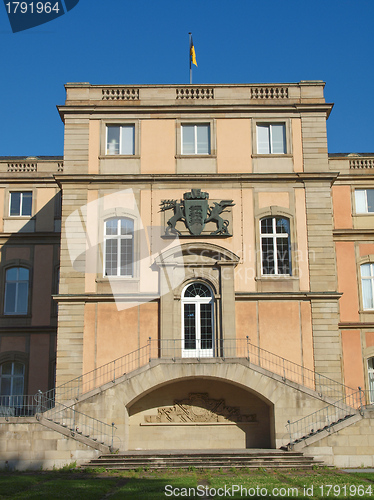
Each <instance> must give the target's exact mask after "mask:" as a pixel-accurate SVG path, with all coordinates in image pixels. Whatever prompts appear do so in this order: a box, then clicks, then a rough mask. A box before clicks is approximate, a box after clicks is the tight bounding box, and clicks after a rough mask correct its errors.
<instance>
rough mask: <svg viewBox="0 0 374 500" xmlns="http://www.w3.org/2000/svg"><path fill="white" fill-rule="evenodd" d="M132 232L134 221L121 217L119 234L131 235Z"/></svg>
mask: <svg viewBox="0 0 374 500" xmlns="http://www.w3.org/2000/svg"><path fill="white" fill-rule="evenodd" d="M133 232H134V221H132V220H131V219H121V234H124V235H126V234H128V235H130V234H131V235H132V234H133Z"/></svg>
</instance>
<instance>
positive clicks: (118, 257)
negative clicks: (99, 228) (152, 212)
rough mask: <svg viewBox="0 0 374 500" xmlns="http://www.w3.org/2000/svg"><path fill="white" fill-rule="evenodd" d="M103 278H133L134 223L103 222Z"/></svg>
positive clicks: (124, 221) (126, 221)
mask: <svg viewBox="0 0 374 500" xmlns="http://www.w3.org/2000/svg"><path fill="white" fill-rule="evenodd" d="M104 241H105V263H104V276H133V272H134V263H133V262H134V221H133V220H132V219H127V218H121V219H109V220H107V221H106V222H105V231H104Z"/></svg>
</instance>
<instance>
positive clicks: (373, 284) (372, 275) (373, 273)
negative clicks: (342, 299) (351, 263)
mask: <svg viewBox="0 0 374 500" xmlns="http://www.w3.org/2000/svg"><path fill="white" fill-rule="evenodd" d="M364 266H369V270H370V271H369V276H363V275H362V269H363V267H364ZM360 275H361V292H362V309H363V310H364V311H373V310H374V263H373V262H365V263H363V264H361V265H360ZM364 280H365V281H369V282H370V285H369V289H371V304H370V307H365V302H366V300H365V297H364V286H363V285H364ZM368 300H370V298H369V299H368Z"/></svg>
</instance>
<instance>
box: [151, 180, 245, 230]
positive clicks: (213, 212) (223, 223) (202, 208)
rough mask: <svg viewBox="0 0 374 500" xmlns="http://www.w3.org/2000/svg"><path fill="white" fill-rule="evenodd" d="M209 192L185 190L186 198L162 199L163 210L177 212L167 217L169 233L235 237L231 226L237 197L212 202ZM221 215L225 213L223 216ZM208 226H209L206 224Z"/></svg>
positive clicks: (166, 224) (184, 196)
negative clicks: (187, 191)
mask: <svg viewBox="0 0 374 500" xmlns="http://www.w3.org/2000/svg"><path fill="white" fill-rule="evenodd" d="M208 200H209V194H208V193H205V192H204V191H201V189H191V192H189V193H184V195H183V200H179V201H178V200H162V201H161V203H160V207H161V208H160V211H161V212H167V211H168V210H173V215H172V216H171V217H170V218H169V219H167V217H165V226H166V228H165V236H171V235H179V236H189V235H191V236H199V235H201V234H204V236H206V235H209V236H218V235H220V236H232V235H231V234H230V231H229V225H230V222H231V220H232V214H231V208H229V207H233V206H234V205H235V203H233V200H220V201H219V202H218V201H213V205H210V204H209V201H208ZM223 214H224V216H223V217H221V215H223ZM206 225H208V226H207V228H205V226H206Z"/></svg>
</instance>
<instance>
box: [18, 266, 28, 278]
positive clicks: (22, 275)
mask: <svg viewBox="0 0 374 500" xmlns="http://www.w3.org/2000/svg"><path fill="white" fill-rule="evenodd" d="M18 279H19V280H21V281H28V280H29V270H28V269H26V268H25V267H19V268H18Z"/></svg>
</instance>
